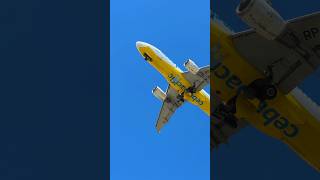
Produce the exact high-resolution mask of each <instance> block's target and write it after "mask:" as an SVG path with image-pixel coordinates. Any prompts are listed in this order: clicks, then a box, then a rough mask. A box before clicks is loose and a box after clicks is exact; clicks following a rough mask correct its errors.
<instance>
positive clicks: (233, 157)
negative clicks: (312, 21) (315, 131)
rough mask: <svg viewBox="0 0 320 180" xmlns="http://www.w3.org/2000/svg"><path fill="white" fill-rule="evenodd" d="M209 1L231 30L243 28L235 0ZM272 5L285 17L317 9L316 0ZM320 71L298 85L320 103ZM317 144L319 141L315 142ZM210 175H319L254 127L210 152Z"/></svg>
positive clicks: (312, 179) (311, 179)
mask: <svg viewBox="0 0 320 180" xmlns="http://www.w3.org/2000/svg"><path fill="white" fill-rule="evenodd" d="M212 2H213V3H212V4H211V5H212V7H213V9H214V11H215V12H216V13H217V14H218V15H219V17H220V18H221V19H222V20H223V21H224V22H226V23H227V24H228V25H229V26H230V27H232V29H233V30H234V31H241V30H244V29H246V28H247V27H246V25H245V24H244V23H243V22H242V21H241V20H240V19H239V18H238V17H237V15H236V14H235V8H236V6H237V3H238V1H223V0H219V1H218V0H214V1H212ZM273 6H274V7H275V8H276V9H277V10H278V11H279V12H280V14H281V15H282V16H283V17H284V18H285V19H291V18H294V17H296V16H301V15H304V14H308V13H311V12H315V11H319V10H320V2H319V1H318V0H308V1H301V0H291V1H286V2H284V1H273ZM319 80H320V71H317V72H316V73H315V74H314V75H312V76H310V77H308V78H307V79H306V80H305V81H304V83H302V84H301V86H300V87H301V88H302V89H303V90H304V92H305V93H307V94H308V95H309V96H310V97H311V98H313V99H314V100H315V101H316V102H317V103H318V104H320V94H319V90H320V86H319V85H318V84H316V85H315V82H319ZM315 143H319V142H315ZM211 158H212V162H213V163H212V166H211V170H212V174H213V179H215V180H233V179H235V178H238V179H242V178H245V179H246V180H256V179H260V180H270V179H274V180H278V179H279V180H280V179H290V180H300V179H308V180H318V179H320V174H319V173H317V172H316V171H315V170H314V169H312V168H311V167H310V166H309V165H308V164H307V163H306V162H305V161H303V160H302V159H301V158H299V157H298V156H297V155H296V154H295V153H294V152H292V150H291V149H289V148H288V147H287V146H286V145H284V144H283V143H281V142H280V141H278V140H275V139H272V138H270V137H267V136H266V135H264V134H262V133H261V132H259V131H258V130H256V129H254V128H253V127H248V128H246V129H243V131H241V132H240V133H239V134H237V135H235V136H234V137H233V138H232V139H231V140H230V142H229V145H223V146H221V147H220V148H219V149H218V150H216V151H214V152H213V155H212V157H211Z"/></svg>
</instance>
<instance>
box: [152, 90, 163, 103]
mask: <svg viewBox="0 0 320 180" xmlns="http://www.w3.org/2000/svg"><path fill="white" fill-rule="evenodd" d="M152 94H153V95H154V96H155V97H156V98H158V99H159V100H160V101H164V99H165V98H166V93H164V92H163V91H162V90H161V88H159V87H158V86H157V87H155V88H154V89H153V90H152Z"/></svg>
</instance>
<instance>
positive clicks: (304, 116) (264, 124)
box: [210, 22, 320, 170]
mask: <svg viewBox="0 0 320 180" xmlns="http://www.w3.org/2000/svg"><path fill="white" fill-rule="evenodd" d="M210 43H211V47H213V56H214V57H213V58H214V60H215V63H214V65H213V67H212V68H213V72H211V84H212V85H211V88H212V90H213V91H214V92H216V93H217V94H218V95H219V96H220V98H221V99H222V100H223V101H228V100H229V99H230V98H232V97H233V96H235V95H236V94H237V92H238V91H241V90H243V89H244V87H245V86H247V85H249V84H250V83H251V82H253V81H254V80H255V79H257V78H263V77H264V75H263V74H262V73H260V72H259V71H257V70H256V69H255V68H254V67H253V66H251V65H250V64H249V63H248V62H247V61H245V59H243V58H242V57H241V55H240V54H239V53H238V52H237V50H236V49H235V48H234V46H233V43H232V40H231V39H230V32H227V31H226V30H225V29H224V28H222V27H221V24H218V23H214V22H211V42H210ZM244 71H245V72H244ZM298 93H299V92H298V90H294V93H290V94H288V95H285V94H283V93H281V92H280V91H279V92H278V95H277V97H276V98H275V99H273V100H267V101H264V102H260V101H259V100H249V99H247V98H245V97H244V96H239V98H238V101H237V112H236V117H237V118H238V119H244V120H245V121H247V122H249V123H250V124H251V125H253V126H254V127H256V128H257V129H259V130H260V131H262V132H264V133H265V134H268V135H270V136H272V137H275V138H277V139H280V140H281V141H283V142H285V143H286V144H288V145H289V146H290V147H291V148H292V149H293V150H294V151H295V152H297V153H298V154H299V155H300V156H301V157H302V158H303V159H305V160H306V161H307V162H308V163H310V164H311V165H312V166H314V167H315V168H316V169H317V170H319V169H320V153H319V152H320V143H319V139H318V137H320V121H319V120H320V119H317V118H316V117H314V116H313V115H312V114H311V113H310V111H308V110H307V109H306V108H305V107H304V106H303V105H302V103H301V102H299V100H298V99H297V98H296V97H297V96H296V94H298Z"/></svg>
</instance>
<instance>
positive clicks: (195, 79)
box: [183, 66, 210, 91]
mask: <svg viewBox="0 0 320 180" xmlns="http://www.w3.org/2000/svg"><path fill="white" fill-rule="evenodd" d="M183 76H184V77H185V78H186V79H187V80H188V81H189V82H190V83H191V84H192V85H194V87H195V90H196V91H201V90H202V89H203V88H204V87H205V86H206V85H207V84H209V81H210V66H205V67H202V68H200V69H199V71H198V72H197V74H192V73H191V72H189V71H188V72H184V73H183Z"/></svg>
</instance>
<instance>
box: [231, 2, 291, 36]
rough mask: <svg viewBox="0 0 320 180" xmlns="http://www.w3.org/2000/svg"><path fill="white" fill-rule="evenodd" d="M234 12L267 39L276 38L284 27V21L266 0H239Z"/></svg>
mask: <svg viewBox="0 0 320 180" xmlns="http://www.w3.org/2000/svg"><path fill="white" fill-rule="evenodd" d="M236 12H237V14H238V16H239V17H240V18H241V19H242V20H243V21H244V22H245V23H247V24H248V25H249V26H250V27H251V28H253V29H254V30H255V31H256V32H257V33H258V34H260V35H261V36H263V37H264V38H266V39H268V40H274V39H276V38H277V37H278V36H279V35H280V34H281V33H282V32H283V31H284V30H285V28H286V21H285V20H284V19H283V18H282V17H281V16H280V15H279V13H278V12H277V11H276V10H274V9H273V8H272V7H271V3H270V1H268V0H241V2H240V4H239V5H238V7H237V9H236Z"/></svg>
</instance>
